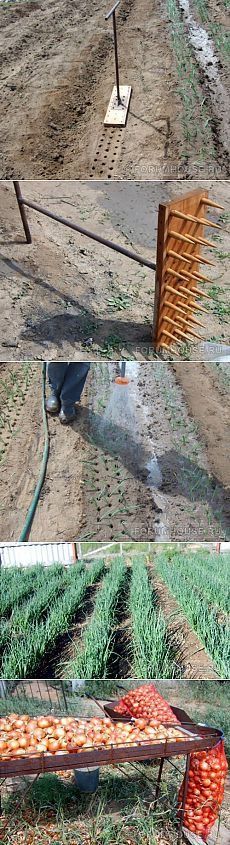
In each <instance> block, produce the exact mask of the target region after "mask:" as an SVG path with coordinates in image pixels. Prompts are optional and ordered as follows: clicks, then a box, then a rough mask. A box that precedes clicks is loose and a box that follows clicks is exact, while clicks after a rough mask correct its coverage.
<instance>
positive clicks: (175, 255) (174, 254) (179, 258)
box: [167, 249, 191, 264]
mask: <svg viewBox="0 0 230 845" xmlns="http://www.w3.org/2000/svg"><path fill="white" fill-rule="evenodd" d="M167 255H171V256H172V258H176V259H177V261H184V263H185V264H191V259H188V258H185V257H184V254H182V255H181V253H180V252H174V250H173V249H169V250H168V251H167Z"/></svg>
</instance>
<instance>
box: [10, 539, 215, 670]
mask: <svg viewBox="0 0 230 845" xmlns="http://www.w3.org/2000/svg"><path fill="white" fill-rule="evenodd" d="M229 564H230V558H229V555H226V554H223V555H220V554H217V553H213V552H208V551H207V550H199V551H196V552H187V551H184V552H183V551H178V549H174V550H172V549H171V550H170V549H169V548H167V549H166V550H165V551H163V552H161V551H158V552H156V553H155V554H150V555H149V556H148V555H144V554H139V555H136V556H135V555H134V556H128V555H127V554H124V555H121V556H114V557H111V558H107V559H106V558H96V559H94V561H93V562H92V561H88V562H86V563H85V562H81V561H80V562H78V563H77V564H76V565H75V566H72V567H69V568H64V567H62V566H60V565H53V566H51V567H49V569H47V567H43V566H36V567H33V568H32V567H31V568H29V569H28V568H27V569H20V570H18V569H16V570H15V569H11V570H3V576H2V584H3V590H2V624H1V635H0V650H1V674H2V677H4V678H6V679H10V678H12V679H13V678H36V677H54V678H55V677H56V678H58V677H59V678H70V679H71V678H74V677H78V678H79V677H81V678H89V679H90V678H91V679H93V678H113V677H117V678H119V677H133V678H143V679H146V678H155V677H161V678H168V679H170V678H181V677H191V678H192V677H197V678H199V677H200V678H202V676H205V677H206V678H208V677H214V678H215V677H218V676H219V677H222V678H228V677H229V668H230V629H229V606H230V602H229ZM175 625H176V633H175ZM194 638H195V639H194ZM184 642H186V648H187V657H186V658H185V656H184V655H183V649H182V648H181V643H182V644H183V643H184ZM194 655H196V664H194V665H193V661H194V659H195V658H194ZM197 656H198V657H197ZM197 659H198V663H197Z"/></svg>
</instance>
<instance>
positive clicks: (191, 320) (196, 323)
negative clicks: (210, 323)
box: [188, 316, 206, 329]
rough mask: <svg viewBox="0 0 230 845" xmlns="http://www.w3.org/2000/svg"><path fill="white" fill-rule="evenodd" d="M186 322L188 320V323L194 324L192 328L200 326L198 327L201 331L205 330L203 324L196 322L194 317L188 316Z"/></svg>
mask: <svg viewBox="0 0 230 845" xmlns="http://www.w3.org/2000/svg"><path fill="white" fill-rule="evenodd" d="M188 320H189V322H190V323H194V326H200V327H201V329H205V328H206V326H205V324H204V323H201V322H200V320H196V318H195V317H189V316H188Z"/></svg>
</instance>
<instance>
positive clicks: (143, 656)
mask: <svg viewBox="0 0 230 845" xmlns="http://www.w3.org/2000/svg"><path fill="white" fill-rule="evenodd" d="M129 612H130V617H131V636H132V646H131V650H132V669H133V674H134V677H136V678H158V677H161V678H172V677H173V676H174V675H175V669H176V667H175V664H174V661H173V658H172V654H171V652H170V648H169V645H168V642H167V633H166V625H165V621H164V617H163V614H162V613H161V611H160V610H158V609H156V608H155V607H154V596H153V590H152V587H151V584H150V581H149V577H148V573H147V568H146V563H145V559H144V558H143V557H141V556H139V557H137V558H134V560H133V565H132V577H131V587H130V598H129Z"/></svg>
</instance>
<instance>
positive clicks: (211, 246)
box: [191, 236, 218, 249]
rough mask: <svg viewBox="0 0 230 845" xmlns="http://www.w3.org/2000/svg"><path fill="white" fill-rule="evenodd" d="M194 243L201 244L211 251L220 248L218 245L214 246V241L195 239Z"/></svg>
mask: <svg viewBox="0 0 230 845" xmlns="http://www.w3.org/2000/svg"><path fill="white" fill-rule="evenodd" d="M191 237H192V236H191ZM194 243H197V244H200V246H209V247H210V248H211V249H217V248H218V247H217V244H214V243H213V241H208V240H207V238H194Z"/></svg>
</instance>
